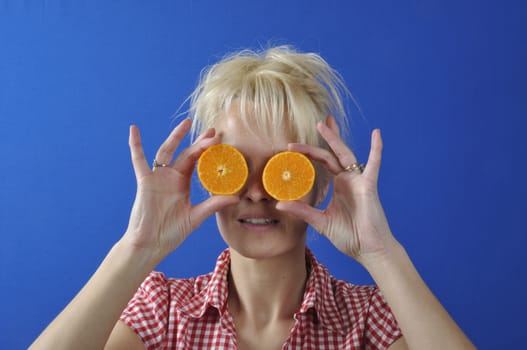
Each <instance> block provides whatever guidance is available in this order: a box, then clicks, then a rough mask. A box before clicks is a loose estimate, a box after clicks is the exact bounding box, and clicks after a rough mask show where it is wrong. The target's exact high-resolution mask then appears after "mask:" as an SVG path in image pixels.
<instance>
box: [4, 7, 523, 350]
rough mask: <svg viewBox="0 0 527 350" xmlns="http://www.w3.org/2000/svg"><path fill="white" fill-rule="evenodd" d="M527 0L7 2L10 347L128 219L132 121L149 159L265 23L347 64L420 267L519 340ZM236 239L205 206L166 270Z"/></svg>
mask: <svg viewBox="0 0 527 350" xmlns="http://www.w3.org/2000/svg"><path fill="white" fill-rule="evenodd" d="M524 3H525V2H523V1H501V2H497V1H475V0H474V1H472V0H462V1H453V0H448V1H439V0H423V1H419V0H411V1H410V0H401V1H388V0H380V1H344V0H342V1H336V0H325V1H322V0H321V1H306V0H302V1H301V0H297V1H287V0H280V1H275V0H273V1H258V2H249V1H241V0H226V1H203V0H201V1H200V0H194V1H191V0H185V1H112V2H103V1H95V2H91V1H76V2H69V1H53V0H50V1H30V0H28V1H14V0H13V1H0V146H1V147H0V152H1V161H0V235H1V236H0V237H1V241H0V303H1V305H0V310H1V312H0V313H1V316H0V347H1V348H3V349H22V348H25V347H27V346H28V345H29V344H30V343H31V341H32V340H33V339H34V338H35V337H36V336H37V335H38V334H39V333H40V332H41V331H42V330H43V328H44V327H45V326H46V325H47V324H48V323H49V322H50V321H51V320H52V319H53V318H54V317H55V315H56V314H57V313H58V312H59V311H60V310H61V309H62V308H63V307H64V306H65V305H66V304H67V302H68V301H69V300H70V299H71V298H72V297H73V296H74V295H75V294H76V293H77V291H78V290H79V289H80V288H81V287H82V286H83V284H84V283H85V282H86V281H87V279H88V278H89V276H90V275H91V273H92V272H93V271H94V270H95V269H96V267H97V266H98V264H99V262H100V261H101V260H102V259H103V257H104V256H105V255H106V253H107V251H108V250H109V249H110V247H111V246H112V245H113V243H114V242H116V241H117V240H118V239H119V237H120V236H121V235H122V233H123V232H124V230H125V229H126V226H127V222H128V216H129V212H130V208H131V205H132V201H133V198H134V194H135V180H134V176H133V171H132V168H131V164H130V161H129V151H128V145H127V140H128V127H129V125H130V124H132V123H135V124H137V125H138V126H139V127H140V128H141V131H142V136H143V141H144V145H145V151H146V155H147V157H148V158H149V159H153V157H154V154H155V151H156V149H157V147H158V145H159V144H160V143H161V142H162V141H163V139H164V138H165V137H166V135H167V134H168V133H169V132H170V130H171V129H172V128H173V127H174V126H175V123H176V121H174V118H173V116H174V114H175V112H176V111H177V110H178V108H179V107H180V105H181V104H182V103H183V101H184V100H185V98H186V97H187V96H188V94H189V93H190V92H191V91H192V89H193V87H194V86H195V84H196V82H197V78H198V76H199V73H200V70H201V69H202V68H203V67H204V66H206V65H207V64H210V63H213V62H215V61H216V60H217V59H218V58H219V57H221V56H222V55H223V54H225V53H226V52H230V51H232V50H235V49H240V48H245V47H253V48H258V47H260V46H266V45H267V44H268V42H272V43H275V44H285V43H291V44H293V45H295V46H297V47H298V48H300V49H301V50H304V51H315V52H319V53H321V54H322V55H323V56H324V57H325V58H326V59H327V60H328V61H329V62H330V64H332V65H333V66H334V67H335V68H336V69H337V70H338V71H340V72H341V73H342V75H343V77H344V79H345V80H346V82H347V83H348V85H349V87H350V90H351V91H352V93H353V94H354V96H355V97H356V99H357V101H358V104H359V105H360V108H361V109H362V113H363V115H362V116H361V114H360V113H359V111H358V110H357V108H353V106H352V105H350V106H351V107H350V110H351V116H352V128H353V129H352V139H351V140H350V143H351V145H353V147H354V148H355V150H356V152H357V154H358V156H359V158H360V159H364V160H365V159H366V156H367V153H368V150H369V143H368V142H369V133H370V130H371V129H372V128H374V127H380V128H381V129H382V131H383V136H384V141H385V151H384V159H383V160H384V162H383V167H382V171H381V178H380V192H381V197H382V200H383V204H384V206H385V209H386V212H387V215H388V217H389V220H390V223H391V226H392V229H393V231H394V233H395V235H396V237H397V238H398V239H399V240H400V241H401V242H402V243H403V244H404V246H405V247H406V248H407V250H408V251H409V253H410V255H411V257H412V259H413V261H414V263H415V264H416V265H417V267H418V269H419V270H420V272H421V274H422V276H423V278H424V279H425V280H426V281H427V282H428V284H429V285H430V287H431V288H432V289H433V291H434V292H435V293H436V295H437V296H438V298H439V299H440V301H441V302H442V303H443V304H444V306H445V307H446V308H447V309H448V310H449V312H450V313H451V314H452V316H453V317H454V318H455V319H456V320H457V322H458V323H459V324H460V326H461V327H462V328H463V329H464V331H465V332H466V333H467V335H468V336H469V337H471V339H472V340H473V341H474V342H475V343H476V345H477V346H478V347H479V348H481V349H505V348H516V349H517V348H521V347H523V346H524V343H525V342H526V341H527V334H526V332H525V328H524V327H525V318H524V316H525V313H526V312H527V308H526V306H527V301H526V298H525V289H524V285H525V282H526V273H525V267H526V265H525V262H524V260H525V257H526V254H525V249H524V246H525V244H526V243H527V240H526V238H525V236H526V233H527V232H526V229H525V213H526V209H527V206H526V204H525V198H526V195H527V186H526V181H525V179H526V175H527V173H526V166H525V161H526V157H525V153H526V151H527V147H526V141H525V135H524V128H525V127H526V122H525V117H526V116H527V68H526V62H527V40H526V39H527V33H526V29H527V28H526V24H525V23H526V22H527V11H526V8H525V7H526V5H524ZM184 109H185V106H183V110H184ZM201 196H203V192H202V191H201V190H199V187H198V186H197V185H196V187H195V188H194V192H193V200H199V199H200V198H201ZM309 245H310V247H311V248H312V249H313V250H314V251H315V253H316V255H317V256H318V258H319V260H321V261H322V262H323V263H325V264H326V265H327V266H328V267H329V268H330V270H331V271H332V272H333V274H334V275H336V276H337V277H339V278H343V279H346V280H348V281H352V282H355V283H371V279H370V278H369V276H368V275H367V273H366V272H365V271H364V270H363V269H362V268H361V267H360V266H359V265H358V264H357V263H355V262H354V261H352V260H350V259H349V258H347V257H345V256H343V255H342V254H340V253H339V252H337V251H336V249H334V248H333V247H332V246H331V245H330V244H329V243H328V242H327V241H326V239H325V238H323V237H321V236H318V235H317V234H316V233H313V232H312V233H310V235H309ZM224 247H225V245H224V243H223V241H222V240H221V238H220V237H219V234H218V233H217V232H216V230H215V225H214V221H213V220H212V219H211V220H208V221H207V222H206V223H204V224H203V225H202V226H201V228H200V229H199V230H198V231H197V232H195V233H194V234H192V235H191V236H190V237H189V238H188V240H187V241H185V243H184V244H183V245H182V246H181V247H180V248H179V249H178V250H177V252H175V253H174V254H172V255H171V256H170V257H169V258H168V259H167V260H165V261H164V262H163V263H162V264H161V266H159V269H160V270H162V271H164V272H166V273H167V274H169V275H172V276H181V277H185V276H191V275H195V274H201V273H206V272H208V271H210V270H211V268H212V267H213V264H214V261H215V258H216V256H217V254H218V253H219V252H220V251H221V250H222V249H223V248H224Z"/></svg>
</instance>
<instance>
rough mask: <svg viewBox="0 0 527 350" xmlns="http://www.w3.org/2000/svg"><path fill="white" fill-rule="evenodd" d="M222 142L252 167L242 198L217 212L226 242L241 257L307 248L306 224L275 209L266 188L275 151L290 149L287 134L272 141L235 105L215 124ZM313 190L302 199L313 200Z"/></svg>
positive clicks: (262, 256)
mask: <svg viewBox="0 0 527 350" xmlns="http://www.w3.org/2000/svg"><path fill="white" fill-rule="evenodd" d="M216 133H217V134H219V135H221V142H222V143H226V144H230V145H232V146H234V147H236V148H237V149H238V150H239V151H240V152H241V153H242V154H243V155H244V156H245V159H246V161H247V165H248V167H249V176H248V178H247V182H246V183H245V186H244V187H243V188H242V189H241V191H240V192H238V194H237V195H238V196H239V197H240V201H239V202H238V203H237V204H234V205H231V206H228V207H225V208H223V209H222V210H220V211H218V212H217V213H216V221H217V224H218V228H219V230H220V233H221V235H222V236H223V239H224V240H225V242H226V243H227V245H228V246H229V247H230V248H231V249H234V250H236V252H237V253H239V254H241V255H242V256H245V257H249V258H253V259H265V258H271V257H276V256H280V255H284V254H287V253H288V252H291V251H297V252H298V250H301V251H302V252H303V251H304V250H305V240H306V229H307V224H306V223H305V222H304V221H302V220H298V219H296V218H295V217H292V216H290V215H287V214H285V213H282V212H280V211H278V210H276V209H275V205H276V203H277V201H276V200H275V199H273V198H272V197H271V196H269V194H267V192H266V191H265V189H264V187H263V184H262V171H263V169H264V166H265V164H266V162H267V161H268V160H269V158H271V157H272V156H273V155H274V154H276V153H278V152H281V151H284V150H287V144H288V143H289V142H291V140H288V138H287V135H286V134H285V133H284V134H283V135H279V136H278V137H276V138H274V139H273V140H271V139H269V138H267V137H266V136H263V135H262V134H261V133H258V132H257V131H256V130H249V129H247V128H246V127H245V126H244V124H243V121H241V120H240V118H239V116H238V111H237V109H236V108H231V109H230V111H229V112H227V113H225V115H224V116H223V118H222V119H221V121H220V122H219V123H218V125H216ZM313 193H314V191H313V190H312V191H311V192H310V193H308V194H307V195H306V196H305V197H304V198H302V199H301V200H302V201H304V202H307V203H311V204H312V202H313V197H314V195H313Z"/></svg>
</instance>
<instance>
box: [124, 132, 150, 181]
mask: <svg viewBox="0 0 527 350" xmlns="http://www.w3.org/2000/svg"><path fill="white" fill-rule="evenodd" d="M128 145H129V146H130V156H131V158H132V165H133V167H134V172H135V177H136V178H137V179H139V178H142V177H144V176H146V175H148V174H149V173H150V167H149V166H148V163H147V161H146V158H145V153H144V151H143V146H142V145H141V134H140V133H139V128H138V127H137V126H135V125H131V126H130V136H129V137H128Z"/></svg>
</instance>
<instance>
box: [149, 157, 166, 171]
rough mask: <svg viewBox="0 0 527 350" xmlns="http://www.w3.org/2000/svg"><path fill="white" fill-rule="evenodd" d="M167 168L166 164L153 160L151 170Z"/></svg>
mask: <svg viewBox="0 0 527 350" xmlns="http://www.w3.org/2000/svg"><path fill="white" fill-rule="evenodd" d="M167 166H168V164H167V163H159V162H158V161H157V159H154V164H153V165H152V168H154V169H155V168H165V167H167Z"/></svg>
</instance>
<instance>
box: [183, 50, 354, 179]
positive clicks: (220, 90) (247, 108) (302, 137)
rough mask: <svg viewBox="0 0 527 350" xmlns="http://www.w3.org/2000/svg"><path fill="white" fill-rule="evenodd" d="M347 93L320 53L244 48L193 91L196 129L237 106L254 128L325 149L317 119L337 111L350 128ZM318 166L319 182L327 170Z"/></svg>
mask: <svg viewBox="0 0 527 350" xmlns="http://www.w3.org/2000/svg"><path fill="white" fill-rule="evenodd" d="M345 95H346V96H350V95H349V92H348V90H347V89H346V87H345V85H344V82H343V80H342V78H341V77H340V75H339V74H338V73H337V72H336V71H335V70H334V69H332V68H331V67H330V66H329V64H328V63H327V62H326V61H325V60H324V59H323V58H322V57H320V55H318V54H315V53H301V52H298V51H296V50H295V49H293V48H292V47H290V46H278V47H272V48H269V49H265V50H260V51H253V50H242V51H239V52H236V53H233V54H230V55H228V56H226V57H225V58H223V59H222V60H220V61H219V62H218V63H216V64H214V65H212V66H210V67H208V68H207V69H205V70H204V71H203V72H202V75H201V78H200V81H199V84H198V86H197V87H196V89H195V90H194V92H193V93H192V95H191V96H190V110H189V112H190V117H191V118H192V119H193V121H194V123H193V126H192V128H193V130H192V134H193V136H196V135H197V134H199V133H201V132H203V131H204V130H206V129H208V128H211V127H214V126H215V125H216V124H217V122H218V120H219V118H221V117H222V115H223V114H224V113H225V112H226V111H227V110H230V108H231V107H232V106H236V108H239V115H240V117H241V119H242V121H243V122H244V123H246V125H251V129H256V130H258V131H259V132H262V133H265V134H266V135H267V136H269V137H271V138H272V137H274V136H276V135H277V134H278V133H282V132H283V131H284V130H286V132H287V135H288V136H290V137H291V142H299V143H305V144H310V145H314V146H318V147H323V148H326V149H327V148H328V145H327V144H326V142H325V141H324V139H323V138H322V137H321V136H320V135H319V133H318V131H317V129H316V124H317V122H318V121H321V120H322V121H324V120H326V118H327V117H328V115H333V116H334V117H335V118H336V119H337V121H338V122H339V124H340V126H341V129H342V128H343V129H344V134H346V133H345V131H346V126H347V123H346V113H345V108H344V105H343V97H344V96H345ZM255 127H256V128H255ZM317 168H318V169H317V178H318V179H317V180H318V181H317V182H318V183H320V180H324V182H327V181H328V180H329V177H330V174H329V173H328V171H327V170H326V169H325V168H323V167H322V166H318V167H317Z"/></svg>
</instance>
